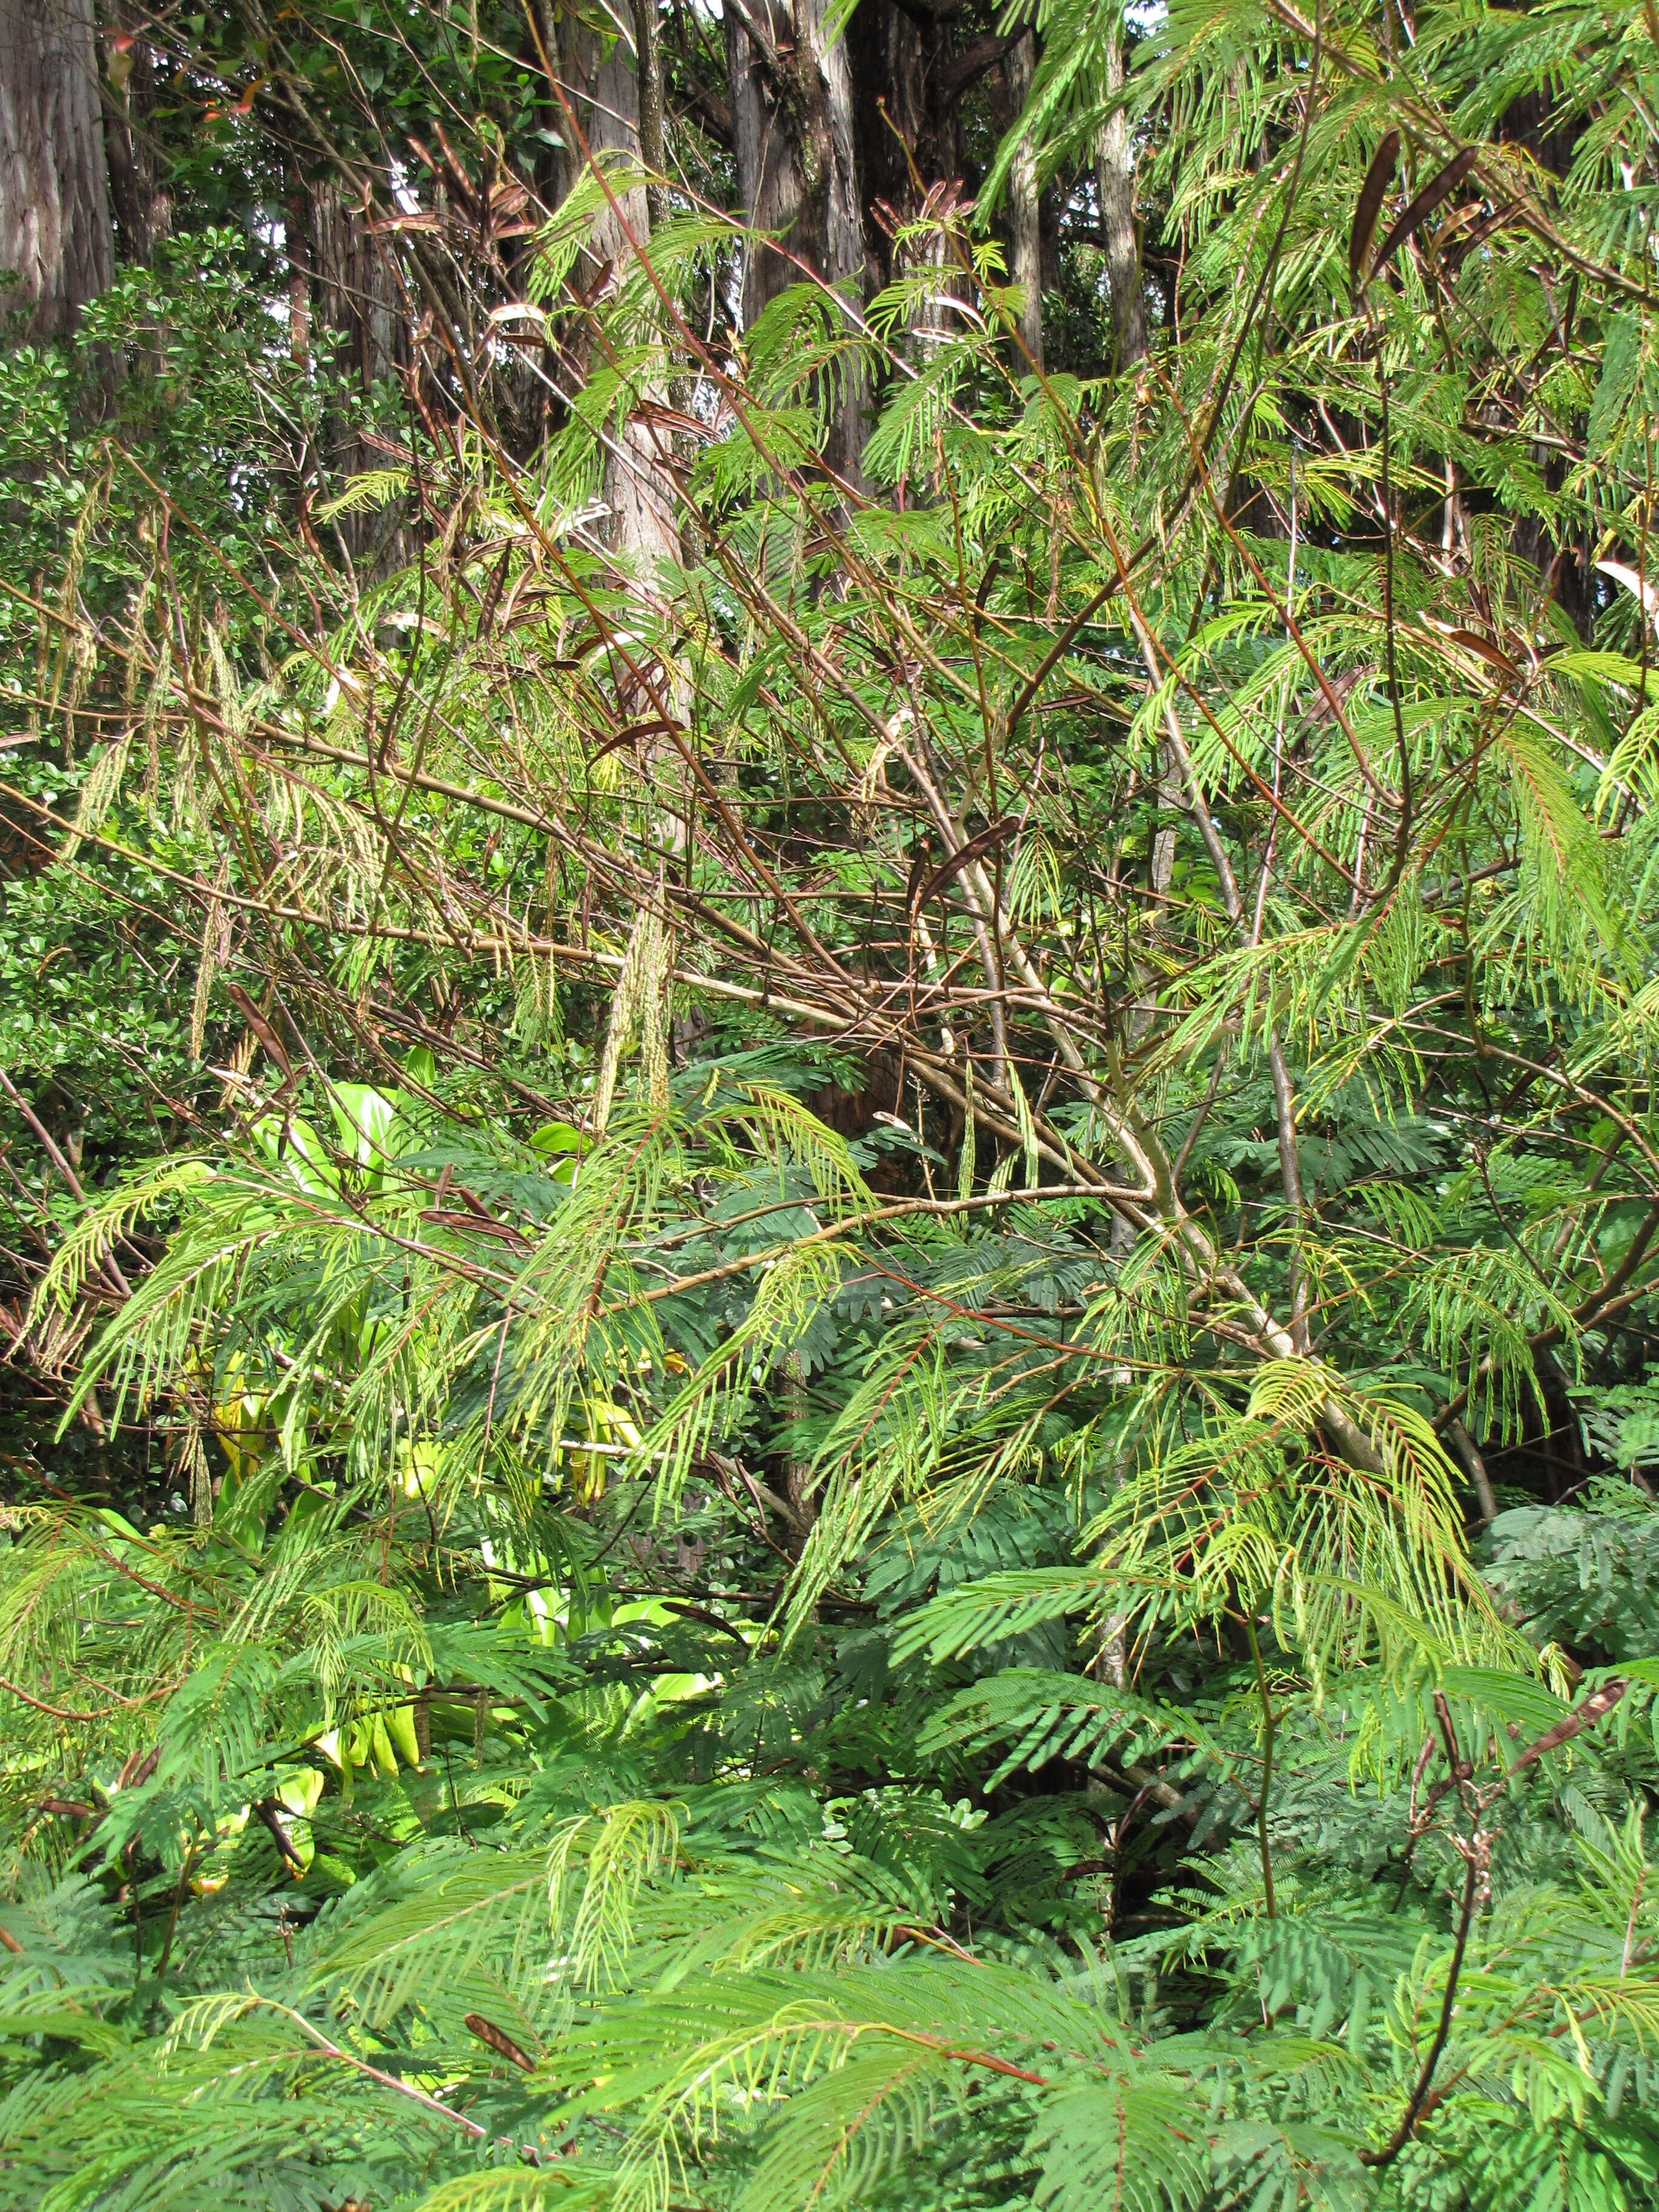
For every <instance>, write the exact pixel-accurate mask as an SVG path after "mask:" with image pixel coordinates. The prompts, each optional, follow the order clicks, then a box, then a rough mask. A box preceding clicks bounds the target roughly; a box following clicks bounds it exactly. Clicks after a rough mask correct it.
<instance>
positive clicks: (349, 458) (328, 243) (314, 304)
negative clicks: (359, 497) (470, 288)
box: [289, 179, 409, 581]
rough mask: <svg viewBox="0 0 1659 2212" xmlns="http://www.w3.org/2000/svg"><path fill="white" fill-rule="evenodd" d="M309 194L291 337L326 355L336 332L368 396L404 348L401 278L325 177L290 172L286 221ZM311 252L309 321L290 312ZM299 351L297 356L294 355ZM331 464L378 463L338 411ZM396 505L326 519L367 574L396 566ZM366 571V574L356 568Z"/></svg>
mask: <svg viewBox="0 0 1659 2212" xmlns="http://www.w3.org/2000/svg"><path fill="white" fill-rule="evenodd" d="M307 197H308V200H309V210H310V222H309V231H310V236H309V239H308V240H306V239H304V238H302V237H301V238H297V239H296V246H297V252H291V253H290V254H289V344H290V346H291V347H299V346H302V345H303V344H304V343H307V341H308V342H309V343H311V344H313V345H314V346H315V347H316V348H317V349H319V351H321V352H322V353H323V354H324V355H325V356H326V354H327V352H328V341H329V339H330V338H332V339H333V341H334V357H335V362H336V365H337V368H339V369H340V370H342V371H343V373H344V374H346V375H347V376H348V377H349V379H350V380H351V382H352V383H354V384H355V385H356V387H357V390H358V392H360V393H361V394H362V396H363V398H368V395H369V394H370V392H372V391H373V390H374V386H376V385H377V384H380V383H383V382H386V380H389V379H391V378H392V377H395V376H397V375H398V374H400V372H401V370H402V369H403V368H404V364H405V363H406V362H407V360H408V358H409V337H408V332H407V330H406V329H405V327H404V309H403V305H402V302H401V301H400V300H399V297H398V285H397V281H396V279H395V277H394V276H393V275H392V270H390V269H388V268H387V266H386V263H385V261H384V260H383V259H382V258H381V255H380V251H379V249H378V247H377V246H376V245H375V242H374V239H373V238H372V237H371V236H370V235H369V229H368V218H367V216H365V215H364V213H363V211H362V208H361V207H354V206H353V205H352V204H351V203H350V201H349V199H348V198H347V197H346V196H345V194H344V193H343V191H341V190H340V188H339V186H338V185H332V184H323V185H315V186H313V188H312V189H311V191H310V192H309V194H308V195H307V194H306V193H305V191H304V188H303V187H302V186H298V187H295V185H294V183H293V180H292V179H290V199H289V222H290V223H291V224H293V225H294V226H295V230H296V232H297V231H298V230H299V229H300V228H301V218H302V216H303V215H304V213H305V203H306V199H307ZM307 252H308V254H309V263H310V272H311V294H310V301H309V307H308V313H307V315H306V319H305V321H306V326H305V327H304V328H303V329H302V328H301V318H300V316H299V315H297V314H296V313H295V299H296V295H299V294H300V293H301V277H302V276H303V274H304V264H305V259H306V256H307ZM296 357H297V356H296ZM323 435H324V440H325V445H326V447H327V459H328V464H329V466H330V468H331V471H332V472H333V474H334V476H335V477H336V479H337V488H338V486H339V485H340V484H343V483H344V482H345V481H347V480H349V478H350V477H355V476H361V475H362V474H363V473H364V472H365V471H368V470H370V469H374V468H381V467H384V466H385V462H384V460H383V459H381V457H380V455H379V454H377V453H375V452H374V448H373V447H369V446H366V445H365V444H364V442H363V441H362V437H361V435H359V433H358V431H357V428H356V425H355V424H354V423H353V422H351V421H350V420H349V419H348V418H345V417H343V416H336V417H335V419H334V420H333V421H332V422H330V423H328V424H327V425H326V426H325V430H324V434H323ZM401 516H402V508H401V507H400V506H398V504H397V503H396V502H393V503H392V504H391V505H389V506H387V507H384V508H382V509H381V510H380V511H379V512H376V511H374V509H372V508H359V509H357V510H356V512H355V513H347V514H343V515H340V516H338V517H337V519H336V520H335V523H334V525H333V527H334V529H335V531H336V532H337V536H338V541H339V543H340V544H342V545H343V547H344V549H345V551H346V553H347V556H348V557H349V560H350V562H351V564H352V567H353V568H354V569H366V570H368V572H370V573H371V574H372V573H374V572H377V571H378V572H385V571H386V570H388V569H391V568H397V567H398V565H399V564H400V563H401V562H402V560H403V559H404V528H403V523H402V520H401ZM359 580H360V581H367V580H368V577H367V576H363V577H360V579H359Z"/></svg>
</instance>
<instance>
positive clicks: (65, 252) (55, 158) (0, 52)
mask: <svg viewBox="0 0 1659 2212" xmlns="http://www.w3.org/2000/svg"><path fill="white" fill-rule="evenodd" d="M0 269H8V270H16V272H17V277H18V285H19V298H20V301H21V308H22V318H21V319H22V322H23V325H24V328H25V330H26V331H27V334H28V335H29V336H31V337H67V336H68V334H69V333H70V331H72V330H73V329H74V328H75V325H76V319H77V317H78V316H79V314H80V312H81V309H82V307H85V306H86V304H87V302H88V301H89V300H94V299H96V297H97V296H98V295H99V293H100V292H101V291H102V290H103V289H104V288H105V286H106V285H107V284H108V283H109V282H110V279H111V278H112V276H113V275H114V273H115V271H114V246H113V241H112V237H111V232H110V212H109V180H108V177H107V174H106V170H105V164H104V137H103V118H102V115H101V112H100V96H99V90H98V58H97V52H96V49H95V47H94V41H93V34H92V8H91V0H0Z"/></svg>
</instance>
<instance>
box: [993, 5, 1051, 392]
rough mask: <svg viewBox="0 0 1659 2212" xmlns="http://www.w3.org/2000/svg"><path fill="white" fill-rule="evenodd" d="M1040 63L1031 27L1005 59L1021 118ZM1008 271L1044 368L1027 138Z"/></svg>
mask: <svg viewBox="0 0 1659 2212" xmlns="http://www.w3.org/2000/svg"><path fill="white" fill-rule="evenodd" d="M1035 67H1036V34H1035V33H1032V32H1030V31H1028V32H1027V33H1025V35H1024V37H1023V38H1021V39H1020V40H1018V41H1017V42H1016V43H1015V45H1014V46H1013V47H1012V50H1011V52H1009V53H1008V54H1007V55H1006V57H1005V58H1004V61H1003V64H1002V68H1003V74H1004V79H1005V82H1006V84H1007V88H1008V105H1009V107H1010V109H1011V111H1012V115H1013V116H1014V118H1016V119H1017V118H1018V116H1019V115H1020V113H1021V112H1022V110H1023V109H1024V106H1025V103H1026V101H1027V100H1028V99H1029V98H1030V92H1031V77H1032V74H1033V71H1034V70H1035ZM1008 227H1009V231H1010V233H1011V238H1010V246H1011V251H1010V252H1009V256H1008V274H1009V276H1010V278H1011V279H1012V282H1013V283H1014V284H1015V285H1016V286H1017V287H1018V290H1019V294H1020V309H1019V335H1020V340H1021V343H1023V344H1024V348H1025V350H1026V352H1027V353H1029V354H1030V356H1031V360H1032V362H1033V363H1034V365H1035V366H1036V368H1042V201H1041V198H1040V196H1039V194H1038V191H1037V165H1036V149H1035V148H1034V147H1033V145H1032V143H1031V142H1030V139H1029V138H1022V139H1021V140H1020V142H1019V146H1018V151H1017V152H1016V153H1015V155H1014V159H1013V163H1012V167H1010V169H1009V172H1008Z"/></svg>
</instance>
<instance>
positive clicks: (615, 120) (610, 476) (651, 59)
mask: <svg viewBox="0 0 1659 2212" xmlns="http://www.w3.org/2000/svg"><path fill="white" fill-rule="evenodd" d="M647 4H649V0H647ZM544 14H550V10H548V9H545V7H544ZM630 14H631V11H630ZM652 27H653V29H654V19H653V25H652ZM556 33H557V38H558V50H557V51H558V59H559V70H560V74H561V75H562V77H563V79H564V88H565V92H566V95H567V97H568V100H569V101H570V104H571V106H572V107H573V108H574V110H575V112H576V120H577V122H578V124H579V125H580V127H581V132H582V136H583V137H585V138H586V141H587V144H588V148H589V150H590V151H591V152H592V154H593V155H595V156H596V157H601V156H603V155H606V154H611V155H614V154H617V153H618V152H623V153H627V154H629V155H633V157H634V158H635V160H636V161H641V160H643V161H649V160H650V159H651V155H648V154H647V152H646V151H645V149H643V148H642V147H641V143H640V139H641V132H640V113H641V107H640V78H641V61H640V58H639V57H638V56H637V55H636V54H635V52H633V51H631V50H630V48H629V45H628V43H627V41H626V40H624V39H623V38H621V37H620V36H612V35H611V34H610V33H609V32H608V31H607V32H606V33H600V32H599V31H598V30H595V29H593V28H592V27H590V26H589V25H587V24H586V23H583V22H580V21H578V20H577V19H576V17H575V16H574V13H573V12H572V11H570V10H569V9H566V10H564V11H563V12H562V13H561V15H559V17H558V20H557V24H556ZM636 35H637V34H636ZM607 46H608V48H609V51H608V52H607V51H606V49H607ZM551 51H552V50H551V49H550V52H551ZM646 66H647V68H654V67H655V66H657V58H656V42H655V40H654V39H652V40H650V41H649V43H648V46H647V58H646ZM661 100H662V92H661V83H660V78H659V77H658V78H655V79H654V80H653V83H652V85H651V86H650V88H648V89H647V96H646V101H645V109H646V116H647V132H650V131H651V130H652V128H653V122H654V131H655V137H656V140H657V143H656V146H655V148H654V149H653V151H654V152H655V154H656V155H657V157H658V159H659V160H660V157H661V114H662V106H661ZM581 171H582V161H581V155H580V152H579V150H578V149H576V148H575V147H574V146H573V147H571V148H570V149H569V151H568V155H567V159H566V164H565V171H564V175H563V177H562V186H563V190H564V191H567V192H568V191H569V190H570V188H571V186H572V185H574V183H575V181H576V179H577V178H578V177H579V176H580V174H581ZM617 208H618V209H619V210H620V216H618V214H617V213H616V212H614V211H613V210H611V208H609V207H606V209H605V210H604V212H603V213H602V214H601V215H600V216H599V221H598V222H597V223H596V224H595V225H594V228H593V235H592V245H591V247H590V249H589V256H590V261H589V266H588V267H587V268H586V269H580V267H579V270H578V275H577V282H578V283H579V285H580V287H581V289H585V290H586V289H591V288H592V286H593V285H594V284H595V283H597V282H598V280H599V276H600V275H601V273H602V271H603V270H605V267H606V266H607V265H609V267H610V268H611V271H612V272H613V282H614V283H621V282H622V281H623V280H624V278H625V276H626V275H627V271H628V267H629V263H630V262H631V261H632V259H633V258H634V246H635V243H637V244H639V245H641V246H643V245H645V244H646V243H647V240H649V238H650V236H651V208H650V204H649V200H648V198H647V194H646V192H645V191H644V190H643V188H642V187H641V186H639V185H635V187H634V188H633V189H632V190H631V191H626V192H620V193H618V194H617ZM638 396H639V398H640V399H641V400H642V401H643V402H644V403H645V404H647V406H649V405H651V404H653V403H655V404H660V403H661V400H662V397H663V395H662V394H661V393H660V392H642V393H641V394H640V395H638ZM659 435H660V434H659V433H656V432H653V429H652V428H650V426H649V424H648V423H647V422H645V421H642V420H641V417H640V416H639V414H638V412H637V411H635V413H632V414H630V415H629V419H628V420H627V422H625V423H624V424H623V428H622V429H621V431H620V432H619V433H616V434H613V437H614V442H613V443H612V444H611V446H610V447H607V449H606V452H605V506H606V507H607V508H608V509H609V510H610V514H611V545H612V548H613V549H614V550H615V551H617V553H619V554H621V555H623V556H624V557H629V556H631V557H633V558H635V559H637V560H641V561H644V562H653V561H659V560H673V559H675V558H676V557H677V556H678V552H679V532H678V523H677V513H676V503H675V499H674V491H673V486H672V484H671V482H670V480H669V477H668V475H667V472H666V471H665V468H664V466H663V460H664V458H665V456H664V454H663V453H662V451H661V450H660V448H659Z"/></svg>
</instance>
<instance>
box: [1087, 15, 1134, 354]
mask: <svg viewBox="0 0 1659 2212" xmlns="http://www.w3.org/2000/svg"><path fill="white" fill-rule="evenodd" d="M1106 89H1107V92H1108V94H1110V95H1112V96H1113V97H1115V96H1116V94H1119V93H1120V92H1121V91H1122V89H1123V37H1122V33H1121V31H1120V32H1119V33H1117V35H1116V36H1115V38H1114V39H1113V40H1112V41H1111V43H1110V45H1109V46H1108V48H1107V50H1106ZM1095 173H1096V182H1097V189H1098V191H1099V194H1100V234H1101V244H1102V246H1103V247H1104V249H1105V253H1106V282H1107V285H1108V287H1109V289H1110V293H1111V301H1112V332H1113V337H1114V339H1115V347H1116V355H1117V358H1116V362H1115V367H1116V368H1117V369H1118V371H1119V373H1120V374H1121V372H1122V371H1123V370H1124V369H1126V368H1133V367H1134V365H1135V363H1136V362H1138V361H1139V360H1140V359H1141V357H1142V356H1143V355H1144V354H1145V353H1146V282H1145V279H1144V277H1143V276H1142V274H1141V267H1140V240H1139V236H1138V234H1137V233H1136V230H1135V156H1134V144H1133V140H1132V139H1131V137H1130V136H1129V118H1128V117H1127V115H1126V114H1125V113H1124V112H1123V110H1122V109H1121V108H1119V109H1118V110H1117V111H1116V112H1115V114H1114V115H1113V116H1112V117H1111V118H1110V119H1109V121H1108V123H1107V124H1106V125H1105V127H1104V128H1103V131H1101V134H1100V143H1099V145H1098V147H1097V149H1096V157H1095Z"/></svg>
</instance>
